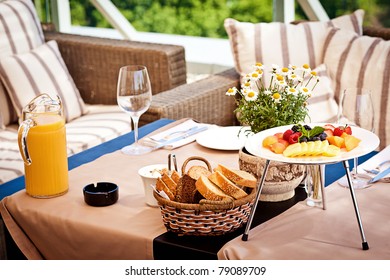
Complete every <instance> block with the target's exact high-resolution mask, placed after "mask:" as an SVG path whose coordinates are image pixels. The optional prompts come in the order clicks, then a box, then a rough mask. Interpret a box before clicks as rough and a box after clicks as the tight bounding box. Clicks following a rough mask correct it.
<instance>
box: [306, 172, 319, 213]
mask: <svg viewBox="0 0 390 280" xmlns="http://www.w3.org/2000/svg"><path fill="white" fill-rule="evenodd" d="M321 172H322V170H321V166H320V165H308V166H307V175H306V181H305V186H306V191H307V199H306V204H307V205H308V206H318V207H322V189H321V185H322V178H323V176H322V174H321Z"/></svg>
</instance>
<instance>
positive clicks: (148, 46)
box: [45, 32, 187, 104]
mask: <svg viewBox="0 0 390 280" xmlns="http://www.w3.org/2000/svg"><path fill="white" fill-rule="evenodd" d="M45 39H46V41H49V40H56V41H57V43H58V45H59V48H60V52H61V55H62V57H63V59H64V61H65V63H66V65H67V67H68V70H69V72H70V75H71V76H72V78H73V80H74V81H75V83H76V86H77V88H78V89H79V90H80V93H81V96H82V97H83V99H84V101H85V102H86V103H88V104H117V103H116V86H117V80H118V73H119V68H120V67H121V66H123V65H128V64H142V65H145V66H146V67H147V68H148V71H149V76H150V79H151V83H152V89H153V94H157V93H159V92H162V91H166V90H169V89H172V88H175V87H177V86H179V85H182V84H184V83H185V82H186V74H187V72H186V62H185V52H184V48H183V47H182V46H176V45H163V44H154V43H143V42H135V41H128V40H115V39H107V38H96V37H89V36H80V35H72V34H65V33H58V32H45Z"/></svg>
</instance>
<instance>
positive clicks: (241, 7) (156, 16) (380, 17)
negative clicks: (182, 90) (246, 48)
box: [69, 0, 390, 38]
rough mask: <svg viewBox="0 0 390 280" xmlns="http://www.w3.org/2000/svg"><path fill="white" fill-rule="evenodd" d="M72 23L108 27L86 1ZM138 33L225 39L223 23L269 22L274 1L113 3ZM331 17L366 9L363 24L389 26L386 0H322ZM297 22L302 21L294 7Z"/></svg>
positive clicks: (74, 4) (74, 0) (77, 6)
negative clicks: (234, 20)
mask: <svg viewBox="0 0 390 280" xmlns="http://www.w3.org/2000/svg"><path fill="white" fill-rule="evenodd" d="M69 2H70V5H71V15H72V24H74V25H86V26H96V27H111V26H110V24H109V23H108V22H107V21H106V20H105V19H104V18H103V16H102V15H101V14H100V13H99V12H98V11H97V10H96V9H95V8H94V7H93V5H92V4H91V3H90V1H88V0H70V1H69ZM112 2H113V3H114V4H115V5H116V6H117V7H118V8H119V9H120V11H121V12H122V13H123V15H124V16H125V17H126V18H127V19H128V20H129V22H131V24H132V25H133V26H134V27H135V28H136V29H137V30H138V31H144V32H157V33H168V34H181V35H192V36H202V37H217V38H226V37H227V35H226V31H225V29H224V26H223V22H224V20H225V19H226V18H228V17H231V18H235V19H237V20H239V21H248V22H271V21H272V8H273V7H272V5H273V0H158V1H157V0H112ZM320 2H321V4H322V5H323V6H324V8H325V10H326V12H327V13H328V15H329V17H330V18H334V17H337V16H340V15H343V14H346V13H350V12H353V11H355V10H356V9H359V8H361V9H364V10H365V21H364V24H365V25H370V26H390V5H389V0H340V1H325V0H321V1H320ZM296 6H297V8H296V17H297V19H301V18H305V15H304V14H303V11H302V9H301V8H300V7H299V6H298V5H296Z"/></svg>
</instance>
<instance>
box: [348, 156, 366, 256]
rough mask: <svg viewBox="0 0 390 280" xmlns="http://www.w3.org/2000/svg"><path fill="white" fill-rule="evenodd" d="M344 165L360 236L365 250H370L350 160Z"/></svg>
mask: <svg viewBox="0 0 390 280" xmlns="http://www.w3.org/2000/svg"><path fill="white" fill-rule="evenodd" d="M343 163H344V168H345V174H346V176H347V180H348V185H349V190H350V192H351V197H352V202H353V206H354V208H355V214H356V218H357V221H358V224H359V230H360V235H361V238H362V247H363V250H368V248H369V247H368V243H367V240H366V237H365V235H364V230H363V224H362V220H361V219H360V213H359V208H358V205H357V201H356V197H355V190H354V188H353V183H352V178H351V173H350V171H349V163H348V160H345V161H344V162H343Z"/></svg>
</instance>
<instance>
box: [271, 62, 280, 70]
mask: <svg viewBox="0 0 390 280" xmlns="http://www.w3.org/2000/svg"><path fill="white" fill-rule="evenodd" d="M271 67H272V70H273V71H276V70H278V69H279V65H277V64H272V65H271Z"/></svg>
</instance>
